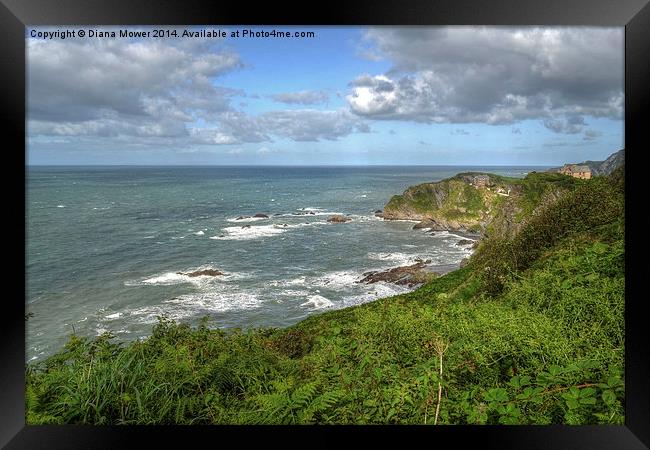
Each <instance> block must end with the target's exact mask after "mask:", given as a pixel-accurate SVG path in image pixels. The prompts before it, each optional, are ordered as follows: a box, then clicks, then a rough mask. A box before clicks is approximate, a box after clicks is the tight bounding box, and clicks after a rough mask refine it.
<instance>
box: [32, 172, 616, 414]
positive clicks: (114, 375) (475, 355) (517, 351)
mask: <svg viewBox="0 0 650 450" xmlns="http://www.w3.org/2000/svg"><path fill="white" fill-rule="evenodd" d="M618 179H619V181H618V182H614V181H609V180H605V179H601V178H596V179H594V180H591V181H589V182H586V183H578V184H575V185H572V186H571V187H570V193H569V194H567V195H565V196H564V197H562V198H561V199H560V201H559V202H558V203H557V204H556V205H552V206H549V207H547V208H545V209H544V210H543V211H541V212H538V213H537V214H536V215H535V217H534V218H533V219H531V221H530V222H529V223H528V224H527V225H526V226H525V227H524V229H522V232H521V233H519V235H518V236H516V237H514V238H513V239H510V240H497V239H491V240H486V241H485V242H484V243H483V244H482V245H481V247H480V248H479V250H478V251H477V254H476V256H475V257H473V258H472V262H471V263H470V265H468V266H467V267H465V268H463V269H460V270H457V271H454V272H451V273H449V274H448V275H446V276H444V277H441V278H438V279H436V280H434V281H432V282H430V283H428V284H426V285H424V286H423V287H422V288H420V289H418V290H416V291H414V292H411V293H408V294H404V295H400V296H396V297H390V298H386V299H382V300H378V301H376V302H372V303H368V304H364V305H359V306H356V307H352V308H347V309H343V310H338V311H332V312H328V313H324V314H321V315H317V316H312V317H310V318H308V319H306V320H304V321H302V322H300V323H298V324H296V325H295V326H292V327H289V328H287V329H280V330H277V329H267V330H252V331H249V332H239V331H235V332H230V333H225V332H223V331H221V330H210V329H208V328H207V326H205V325H203V326H200V327H198V328H195V329H192V328H190V327H189V326H187V325H178V324H175V323H173V322H170V321H168V320H165V319H161V321H160V323H159V324H158V325H157V326H156V327H155V328H154V330H153V333H152V336H151V337H150V338H149V339H147V340H145V341H142V342H135V343H132V344H128V345H126V346H123V345H120V344H116V343H113V342H112V340H111V339H110V337H109V336H104V337H101V338H99V339H96V340H95V341H87V340H84V339H80V338H77V337H74V336H73V337H72V338H71V340H70V342H69V343H68V345H67V346H66V348H65V349H64V350H63V351H61V352H60V353H58V354H57V355H55V356H53V357H51V358H49V359H48V360H46V361H45V362H44V363H42V364H40V365H38V366H29V367H28V371H27V372H28V373H27V375H28V377H27V380H28V384H27V411H28V412H27V421H28V423H29V424H37V423H95V424H98V423H123V424H135V423H314V422H318V423H433V422H434V421H435V420H436V418H435V417H436V407H437V406H438V403H439V399H438V389H439V383H440V387H441V388H442V393H443V395H442V399H441V400H440V408H439V417H438V418H437V422H438V423H535V424H546V423H619V424H620V423H623V419H624V417H623V410H624V405H623V386H622V381H621V380H622V376H623V356H624V340H623V337H624V330H623V323H624V322H623V308H624V290H623V289H624V245H623V244H624V232H623V210H622V204H623V194H622V182H621V181H620V177H619V178H618ZM594 206H597V207H598V208H597V209H594ZM441 353H442V369H441V358H440V355H441ZM441 370H442V375H440V372H441Z"/></svg>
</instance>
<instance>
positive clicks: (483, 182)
mask: <svg viewBox="0 0 650 450" xmlns="http://www.w3.org/2000/svg"><path fill="white" fill-rule="evenodd" d="M489 183H490V177H489V176H487V175H476V176H475V177H474V180H473V183H472V184H473V185H474V187H477V188H478V187H487V185H488V184H489Z"/></svg>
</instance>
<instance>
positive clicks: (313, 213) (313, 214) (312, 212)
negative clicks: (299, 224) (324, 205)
mask: <svg viewBox="0 0 650 450" xmlns="http://www.w3.org/2000/svg"><path fill="white" fill-rule="evenodd" d="M307 214H311V215H312V216H315V215H316V213H315V212H314V211H309V212H308V213H307Z"/></svg>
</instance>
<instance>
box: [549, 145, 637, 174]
mask: <svg viewBox="0 0 650 450" xmlns="http://www.w3.org/2000/svg"><path fill="white" fill-rule="evenodd" d="M623 164H625V149H622V150H619V151H617V152H616V153H612V154H611V155H609V157H608V158H607V159H606V160H605V161H582V162H581V163H578V164H576V165H579V166H587V167H589V170H590V171H591V175H592V176H596V175H609V174H610V173H612V172H613V171H614V170H616V169H617V168H618V167H620V166H622V165H623ZM560 169H562V168H561V167H553V168H551V169H548V170H547V172H551V173H558V172H559V171H560Z"/></svg>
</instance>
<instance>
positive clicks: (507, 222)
mask: <svg viewBox="0 0 650 450" xmlns="http://www.w3.org/2000/svg"><path fill="white" fill-rule="evenodd" d="M578 182H579V181H577V180H576V179H573V178H570V177H567V176H564V175H559V174H548V173H534V172H533V173H531V174H528V175H527V176H526V178H524V179H517V178H507V177H501V176H498V175H494V174H481V173H461V174H458V175H456V176H454V177H452V178H448V179H446V180H442V181H438V182H432V183H423V184H419V185H417V186H412V187H409V188H408V189H406V190H405V191H404V193H402V195H395V196H393V197H392V198H391V199H390V201H389V202H388V203H387V204H386V206H385V207H384V210H383V213H382V214H381V217H383V218H384V219H387V220H396V219H397V220H399V219H402V220H404V219H406V220H419V221H420V223H419V224H418V225H416V227H417V228H430V229H432V230H434V231H442V230H448V231H467V232H475V233H481V234H489V235H496V236H507V235H513V234H515V233H516V232H517V231H518V230H519V229H520V228H521V227H522V226H523V224H524V223H525V222H526V219H527V218H529V217H530V216H531V215H532V214H533V212H534V210H535V209H536V208H538V207H541V206H544V205H547V204H550V203H553V202H554V201H556V200H557V199H558V198H559V197H560V196H561V195H562V194H563V193H564V192H565V191H566V190H567V189H569V188H571V187H572V186H573V185H575V184H576V183H578Z"/></svg>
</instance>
